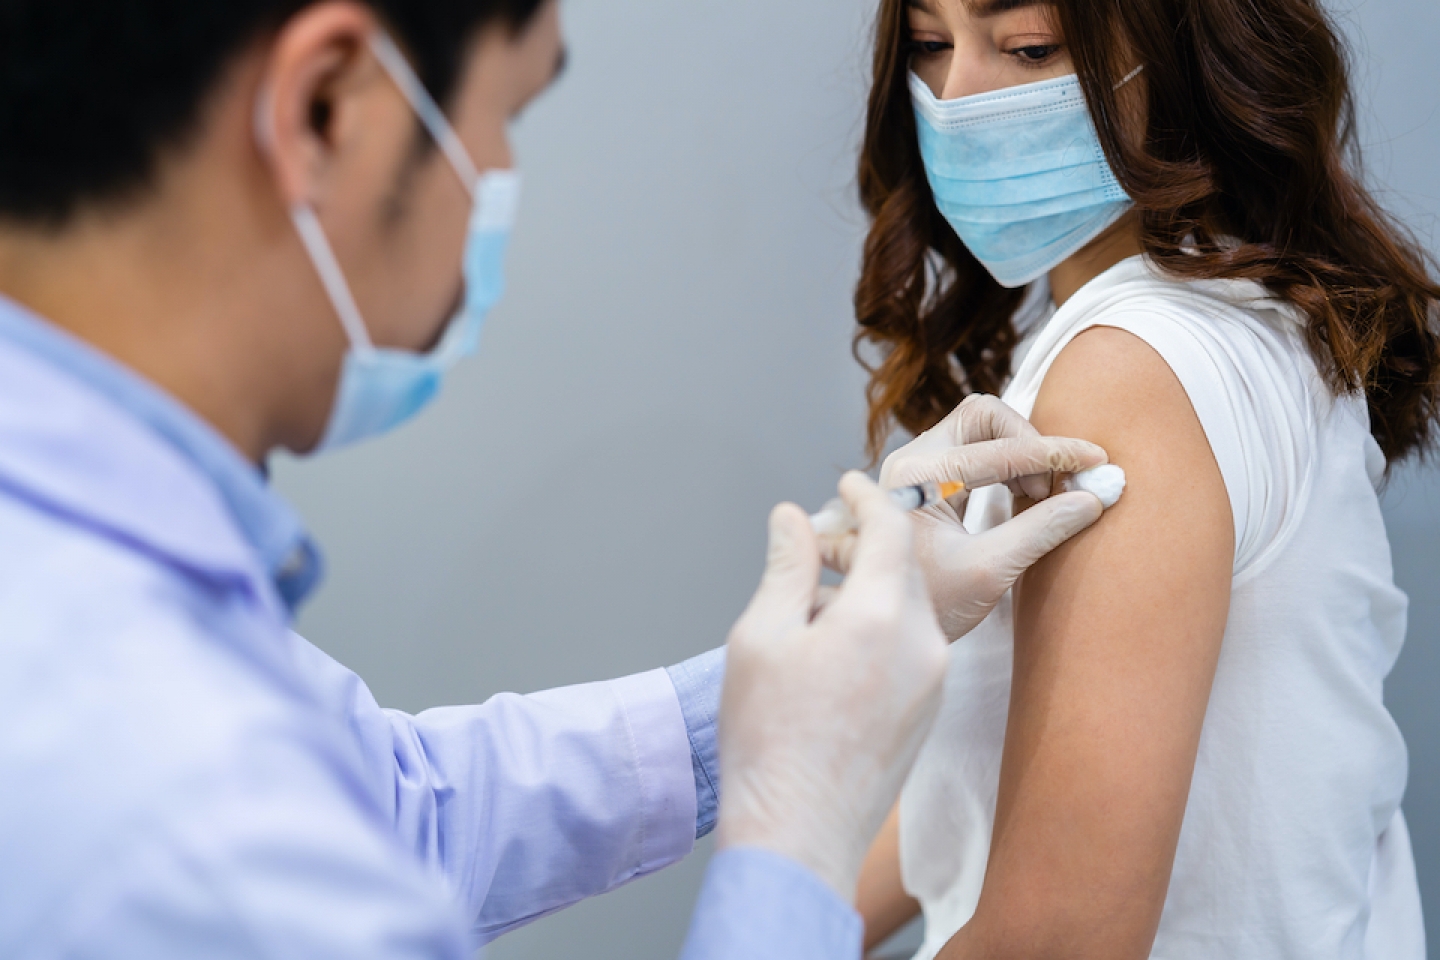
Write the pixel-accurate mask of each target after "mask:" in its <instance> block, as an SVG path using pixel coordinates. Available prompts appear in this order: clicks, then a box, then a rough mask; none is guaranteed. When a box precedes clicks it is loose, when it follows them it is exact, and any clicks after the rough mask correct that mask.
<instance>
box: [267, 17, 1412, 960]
mask: <svg viewBox="0 0 1440 960" xmlns="http://www.w3.org/2000/svg"><path fill="white" fill-rule="evenodd" d="M1354 2H1355V0H1340V3H1342V4H1345V5H1344V6H1342V7H1340V8H1339V12H1340V14H1341V16H1342V19H1343V21H1344V23H1345V25H1346V28H1347V30H1348V31H1349V32H1350V33H1351V35H1352V36H1353V37H1354V39H1355V43H1356V48H1357V61H1358V79H1359V81H1360V87H1361V107H1362V114H1363V116H1364V120H1365V123H1364V139H1365V141H1366V142H1367V144H1369V145H1370V147H1371V149H1370V159H1371V169H1372V173H1373V178H1374V180H1375V181H1376V182H1377V183H1378V184H1381V185H1383V186H1384V187H1385V191H1386V197H1387V200H1388V202H1390V203H1391V205H1392V206H1393V208H1394V209H1395V210H1397V211H1398V212H1400V213H1401V214H1402V215H1404V216H1405V217H1406V218H1407V219H1408V220H1409V222H1410V223H1411V224H1413V226H1414V227H1415V229H1416V230H1417V231H1419V232H1420V233H1421V234H1422V235H1423V236H1425V237H1426V238H1427V239H1428V241H1429V242H1430V244H1431V248H1432V249H1434V248H1435V241H1436V239H1437V236H1440V234H1437V225H1436V224H1437V216H1440V162H1437V160H1436V156H1437V153H1440V117H1437V112H1440V92H1437V91H1440V67H1437V66H1436V59H1435V55H1434V49H1433V48H1434V44H1435V42H1436V40H1440V6H1437V5H1436V4H1435V3H1434V0H1383V2H1382V0H1370V2H1366V3H1358V4H1355V5H1353V6H1351V5H1350V4H1353V3H1354ZM872 8H873V0H785V2H783V3H776V2H774V0H687V2H684V3H677V2H675V0H607V2H605V3H598V2H595V0H569V3H568V5H567V7H566V10H565V13H566V19H567V22H568V33H569V38H570V44H571V48H572V66H571V70H570V72H569V74H568V75H567V76H566V77H565V79H564V81H563V83H562V85H561V86H560V87H559V88H558V89H557V90H556V91H554V92H553V94H551V95H549V96H547V97H546V98H545V99H544V100H543V101H541V102H540V103H539V104H537V105H536V106H535V108H534V110H533V113H532V115H531V116H529V117H528V118H526V119H525V120H524V121H523V122H522V124H521V126H520V127H519V129H518V132H517V139H518V143H519V150H520V161H521V164H522V165H523V167H524V169H525V172H526V175H527V183H526V188H527V195H526V198H525V203H524V208H523V213H522V218H521V225H520V229H519V232H518V235H517V237H516V242H515V247H514V253H513V257H512V260H511V269H510V278H511V293H510V295H509V296H508V298H507V300H506V301H505V303H504V304H503V305H502V307H501V308H500V309H499V311H498V312H497V313H496V315H495V316H494V318H493V320H492V321H491V322H490V324H489V326H488V329H487V332H486V335H485V343H484V347H483V350H482V352H481V356H480V357H479V358H478V360H477V361H475V362H473V363H471V364H470V365H468V366H467V367H465V368H464V369H462V370H461V371H460V372H459V374H458V375H457V377H456V379H455V381H454V383H453V384H452V385H451V386H450V387H449V388H448V391H447V394H446V396H445V398H444V399H443V401H442V402H441V403H440V405H439V406H438V408H437V409H435V410H434V411H432V412H431V413H429V414H428V415H427V416H426V417H425V418H423V419H422V420H421V421H420V422H419V423H417V424H416V425H414V426H413V427H411V428H410V429H408V430H406V431H403V432H402V433H400V434H399V435H397V436H395V437H394V438H392V439H388V440H386V441H385V442H383V443H380V444H377V445H374V446H371V447H369V448H362V449H359V450H356V451H353V452H350V453H346V454H343V455H339V456H336V457H335V458H333V459H330V460H326V461H321V462H317V463H314V464H293V463H282V464H280V465H278V469H277V474H276V475H277V481H278V483H279V485H280V486H281V488H282V489H283V490H284V491H285V492H286V493H287V494H288V495H289V496H290V497H291V498H293V500H294V501H295V502H296V503H297V504H298V505H299V506H300V507H301V509H302V510H303V511H304V513H305V514H306V515H307V516H308V518H309V519H310V521H311V522H312V524H313V527H314V529H315V531H316V533H317V534H318V535H319V536H320V538H321V540H322V541H323V542H324V543H325V544H326V546H327V548H328V553H329V557H330V561H331V570H332V574H331V578H330V583H329V585H328V587H327V589H326V590H325V591H324V592H323V594H322V596H321V598H320V599H319V600H318V601H317V602H315V603H314V605H313V606H312V607H311V608H310V609H309V610H308V612H307V613H306V614H305V616H304V617H303V619H302V629H303V630H304V631H305V632H306V633H307V635H309V636H310V637H311V638H313V639H314V640H315V641H316V642H318V643H319V644H320V645H321V646H323V647H324V648H326V649H327V650H329V651H330V652H331V653H333V654H334V655H336V656H337V657H338V658H339V659H341V660H342V661H343V662H345V663H347V664H349V665H350V666H352V667H353V668H355V669H356V670H357V671H358V672H359V673H360V674H361V675H362V676H364V677H365V678H366V679H367V680H368V681H369V682H370V684H371V686H372V687H373V688H374V690H375V692H376V694H377V695H378V696H379V698H380V700H381V701H382V702H383V703H386V704H387V705H393V706H397V707H402V708H406V709H421V708H423V707H426V706H429V705H435V704H442V703H456V702H471V701H477V700H481V699H484V698H486V697H488V696H490V695H491V694H493V693H495V692H497V691H501V690H512V689H516V690H532V689H536V688H541V687H546V686H552V685H557V684H565V683H572V682H577V681H583V680H588V679H597V678H600V677H605V676H612V675H618V674H621V673H625V672H629V671H636V670H642V669H647V668H650V667H654V666H658V665H661V664H665V663H669V662H673V661H676V660H679V659H682V658H684V657H686V656H689V655H690V654H694V653H698V652H700V651H702V650H705V649H707V648H709V647H711V646H715V645H718V644H719V643H721V642H722V641H723V639H724V637H725V633H726V630H727V628H728V626H729V624H730V622H731V621H732V620H733V618H734V617H735V616H736V615H737V614H738V613H739V611H740V610H741V608H742V607H743V605H744V603H745V601H746V599H747V598H748V596H749V594H750V592H751V590H752V589H753V586H754V581H755V578H756V576H757V574H758V572H759V569H760V563H761V557H762V553H763V539H764V531H763V528H764V518H765V515H766V513H767V511H768V509H769V508H770V506H771V505H772V504H774V503H775V502H777V501H779V500H782V499H795V500H798V501H799V502H801V503H805V504H811V505H818V504H819V503H820V502H822V501H823V500H825V499H827V498H828V497H829V496H830V494H831V491H832V490H833V487H834V482H835V480H836V479H837V477H838V476H839V474H840V472H841V471H842V469H844V468H846V467H849V466H853V465H856V464H858V463H860V462H861V455H860V434H861V424H862V419H863V413H864V407H863V402H862V395H861V388H862V384H863V378H862V376H861V374H860V372H859V371H858V370H857V369H856V367H855V365H854V363H853V362H852V361H851V359H850V357H849V337H850V333H851V328H852V319H851V312H850V307H849V297H850V288H851V285H852V283H853V280H854V277H855V273H856V265H857V262H858V251H859V244H860V240H861V237H862V236H863V230H864V223H863V220H862V218H861V216H860V214H859V211H858V209H857V207H856V204H855V202H854V200H853V189H852V182H853V173H852V166H853V153H854V144H855V142H856V139H857V136H858V133H859V127H860V105H861V101H862V97H863V94H864V88H865V85H864V74H865V64H866V38H867V29H868V19H869V16H870V14H871V12H872ZM1387 506H1388V510H1389V517H1390V519H1391V521H1392V537H1393V542H1394V545H1395V558H1396V565H1397V576H1398V577H1399V579H1400V581H1401V583H1402V584H1403V585H1404V586H1405V587H1406V588H1407V589H1408V590H1409V591H1410V592H1411V596H1412V598H1413V604H1414V605H1413V613H1412V624H1411V634H1410V642H1409V645H1408V647H1407V650H1406V652H1405V655H1404V658H1403V659H1402V661H1401V665H1400V667H1399V669H1398V670H1397V671H1396V674H1395V676H1394V677H1393V678H1392V681H1391V683H1390V684H1389V686H1388V688H1387V695H1388V696H1389V698H1390V699H1391V702H1392V705H1393V709H1394V711H1395V714H1396V716H1397V717H1398V718H1399V720H1400V722H1401V724H1402V726H1403V727H1404V728H1405V730H1406V733H1407V736H1408V737H1409V741H1410V745H1411V753H1412V775H1411V786H1410V792H1409V796H1408V799H1407V804H1406V805H1407V810H1408V811H1409V815H1410V818H1411V820H1410V822H1411V827H1412V830H1413V831H1414V837H1415V843H1416V848H1417V853H1418V855H1419V858H1420V871H1421V880H1422V884H1423V885H1424V887H1425V892H1426V894H1427V897H1428V902H1429V903H1430V904H1431V906H1432V910H1431V937H1432V940H1433V941H1434V942H1437V943H1440V922H1437V920H1440V735H1437V730H1440V726H1437V721H1440V696H1436V695H1435V693H1434V692H1433V691H1434V690H1435V689H1436V685H1437V683H1440V480H1437V478H1436V475H1435V474H1434V473H1424V472H1419V471H1410V472H1406V473H1404V474H1402V475H1401V476H1399V477H1398V478H1397V480H1396V482H1395V483H1394V485H1393V487H1392V489H1391V491H1390V493H1389V495H1388V497H1387ZM708 852H709V847H708V845H706V844H702V845H701V848H700V850H699V851H698V852H697V855H696V856H695V857H693V858H691V860H689V861H688V862H686V863H684V864H682V865H680V866H679V867H677V868H674V869H672V870H671V871H668V872H667V873H665V874H662V875H660V876H658V877H652V878H649V879H646V880H643V881H640V882H639V883H636V884H633V885H632V886H630V887H627V888H625V889H623V890H621V891H619V892H617V893H614V894H611V895H610V896H608V897H605V898H603V899H602V900H600V901H598V902H594V903H590V904H586V905H582V906H580V907H577V908H575V909H573V910H571V911H568V912H566V913H562V914H560V915H557V916H555V917H552V918H549V919H547V920H544V921H542V922H540V923H538V924H536V925H534V926H532V927H530V928H528V929H526V930H523V931H520V932H518V933H516V934H513V935H511V936H510V937H509V938H506V939H502V940H501V941H500V942H499V943H497V944H496V945H495V946H494V947H493V948H492V949H491V951H490V954H489V955H490V956H491V957H493V958H500V960H511V958H520V957H564V956H580V955H584V956H586V957H589V958H591V960H607V958H612V957H613V958H625V960H637V958H652V957H653V958H661V957H667V956H672V957H673V956H674V955H675V954H676V952H677V951H678V947H679V945H680V943H681V941H682V939H683V936H684V930H685V925H686V915H687V912H688V910H689V907H690V904H691V903H692V900H693V897H694V894H695V890H696V888H697V886H698V882H699V878H700V875H701V873H702V871H703V865H704V859H705V857H706V855H707V854H708Z"/></svg>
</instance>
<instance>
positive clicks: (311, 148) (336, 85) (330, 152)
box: [255, 0, 414, 206]
mask: <svg viewBox="0 0 1440 960" xmlns="http://www.w3.org/2000/svg"><path fill="white" fill-rule="evenodd" d="M377 29H379V23H378V21H377V20H376V18H375V15H374V14H373V13H372V12H371V11H370V9H369V8H368V7H366V6H364V5H362V4H359V3H354V2H349V0H333V2H325V3H317V4H314V5H312V6H309V7H306V8H305V9H303V10H302V11H300V12H299V13H297V14H295V15H294V16H293V17H291V18H290V19H289V20H287V21H285V23H284V24H283V25H282V26H281V27H280V29H279V30H278V31H276V33H275V36H274V39H273V42H272V43H271V46H270V49H269V53H268V55H267V57H266V63H265V65H264V68H263V73H262V76H261V82H260V93H259V96H258V97H257V99H256V104H255V136H256V140H257V142H258V145H259V147H260V151H261V154H262V155H263V157H264V158H265V160H266V161H267V163H268V164H269V166H270V168H271V171H272V173H273V174H274V176H275V180H276V184H277V187H278V189H279V191H280V194H281V199H282V201H283V202H284V203H285V204H286V205H287V206H289V205H292V204H294V203H296V202H299V201H307V202H309V203H311V204H314V205H316V206H319V205H321V204H322V203H323V201H324V198H325V196H326V195H327V194H328V193H330V192H331V189H332V188H333V186H334V184H335V182H336V180H337V179H340V178H341V177H342V176H343V175H344V173H345V172H346V171H347V170H349V171H354V170H355V168H356V167H357V166H360V165H364V164H366V163H367V161H365V160H363V159H360V158H359V157H352V156H351V154H354V153H357V152H358V148H360V147H362V146H364V147H367V148H369V149H370V151H371V152H372V154H373V153H374V152H375V151H374V150H373V148H374V146H375V141H377V140H379V141H381V142H382V143H383V141H385V140H386V139H388V138H387V137H386V135H385V134H386V131H387V130H391V129H393V131H394V137H395V138H396V139H399V140H403V141H404V142H405V143H408V142H409V141H410V138H412V137H413V136H414V120H413V117H412V115H411V113H410V111H409V109H408V108H407V107H406V105H405V102H404V100H403V99H402V98H401V97H400V96H399V95H398V93H397V91H395V89H394V87H393V85H392V84H390V82H389V80H388V78H387V76H386V75H385V73H384V71H383V69H382V68H381V67H380V65H379V64H378V63H377V62H376V61H375V58H374V56H373V55H372V54H371V53H370V47H369V37H370V36H371V34H372V33H373V32H374V31H376V30H377ZM380 152H384V151H383V150H382V151H380ZM370 162H373V161H370ZM355 172H358V171H355Z"/></svg>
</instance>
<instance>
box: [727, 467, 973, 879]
mask: <svg viewBox="0 0 1440 960" xmlns="http://www.w3.org/2000/svg"><path fill="white" fill-rule="evenodd" d="M840 494H841V496H842V498H844V500H845V502H846V503H847V504H848V505H849V507H850V509H851V510H852V511H854V513H855V516H856V517H857V518H858V519H859V524H860V529H859V532H858V534H856V535H855V538H854V539H855V543H854V549H853V558H852V559H853V562H852V563H851V565H850V573H849V576H848V577H847V578H846V580H845V583H844V584H843V585H842V586H841V587H840V588H839V590H838V591H835V592H834V593H833V594H832V595H831V599H830V602H829V603H827V604H823V605H822V604H820V599H819V598H820V593H819V584H820V568H821V563H820V554H819V549H818V546H817V543H816V540H815V534H814V532H813V531H812V530H811V528H810V521H809V518H808V517H807V516H806V515H805V513H804V511H802V510H801V509H800V508H799V507H796V506H794V505H790V504H786V505H784V506H780V507H777V508H776V510H775V512H774V513H773V514H772V515H771V518H770V554H769V560H768V563H767V566H766V570H765V577H764V579H763V580H762V581H761V584H760V589H759V590H758V591H757V592H756V594H755V598H754V599H753V600H752V601H751V603H750V606H749V608H748V609H747V610H746V611H745V613H744V615H743V616H742V617H741V618H740V620H739V622H738V623H737V624H736V625H735V628H734V630H733V631H732V632H731V634H730V643H729V648H728V650H729V652H728V654H727V666H726V678H725V690H724V694H723V699H722V701H721V710H720V763H721V776H722V779H723V782H724V784H725V793H724V796H723V798H722V799H721V803H720V821H719V843H720V845H721V846H722V847H727V846H758V847H764V848H766V849H769V850H771V851H774V852H776V853H779V854H782V855H784V856H787V857H790V858H791V859H793V860H796V861H798V862H799V863H801V864H803V865H805V866H807V867H809V868H810V869H811V870H813V871H815V873H816V874H818V875H819V876H820V877H821V878H822V879H823V880H824V881H825V882H826V883H828V884H829V885H830V886H831V887H832V888H834V890H835V891H836V892H837V893H838V894H839V895H840V896H841V897H843V898H845V899H846V900H847V901H849V900H852V899H853V898H854V895H855V886H856V883H857V880H858V878H859V875H860V865H861V862H862V861H863V860H864V858H865V852H866V850H867V849H868V848H869V846H870V843H871V841H872V840H873V839H874V837H875V835H876V834H877V833H878V832H879V830H880V825H881V823H882V822H883V821H884V819H885V816H886V814H887V813H888V812H889V810H890V807H891V806H892V805H893V804H894V802H895V798H896V796H897V795H898V794H899V792H900V786H901V784H902V783H904V780H905V777H906V775H907V773H908V772H909V770H910V766H911V764H912V763H913V762H914V760H915V756H916V754H917V753H918V752H919V750H920V745H921V743H922V742H923V741H924V738H925V736H926V735H927V733H928V732H929V729H930V725H931V723H932V721H933V720H934V718H935V713H936V711H937V710H938V708H939V704H940V691H941V686H942V683H943V681H944V676H945V663H946V656H945V650H946V644H945V639H944V637H943V636H942V635H941V633H940V628H939V626H938V625H937V624H936V622H935V613H934V608H933V607H932V605H931V603H930V598H929V595H928V594H927V593H926V590H925V581H924V578H923V577H922V576H921V573H920V569H919V567H918V565H917V564H916V560H915V553H914V546H913V543H914V527H913V525H912V524H911V523H910V520H909V518H908V517H907V516H906V515H905V514H904V513H902V512H901V511H900V510H899V508H897V507H896V506H895V505H894V504H893V503H891V501H890V498H889V497H888V496H887V495H886V494H885V493H884V492H882V491H881V489H880V488H879V487H878V486H876V485H875V484H874V483H873V482H871V481H870V480H869V479H868V478H867V477H865V476H864V475H863V474H858V473H852V474H849V475H847V476H846V477H845V478H844V480H842V481H841V483H840ZM817 607H819V608H820V609H818V611H817Z"/></svg>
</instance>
